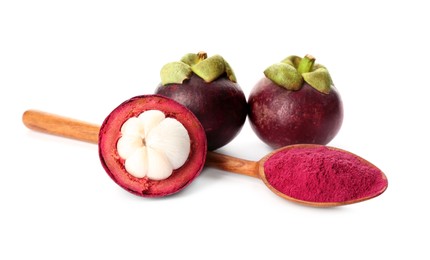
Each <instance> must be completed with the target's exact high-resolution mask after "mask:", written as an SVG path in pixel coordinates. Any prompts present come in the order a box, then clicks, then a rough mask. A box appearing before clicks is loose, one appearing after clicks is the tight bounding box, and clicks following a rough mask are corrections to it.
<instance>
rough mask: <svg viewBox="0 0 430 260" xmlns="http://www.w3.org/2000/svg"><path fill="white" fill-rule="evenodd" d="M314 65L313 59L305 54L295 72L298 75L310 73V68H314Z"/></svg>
mask: <svg viewBox="0 0 430 260" xmlns="http://www.w3.org/2000/svg"><path fill="white" fill-rule="evenodd" d="M314 63H315V58H314V57H313V56H312V55H309V54H307V55H306V56H305V57H303V59H302V60H301V61H300V63H299V66H298V67H297V71H298V72H299V73H300V74H303V73H307V72H310V71H311V70H312V67H313V66H314Z"/></svg>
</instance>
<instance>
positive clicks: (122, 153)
mask: <svg viewBox="0 0 430 260" xmlns="http://www.w3.org/2000/svg"><path fill="white" fill-rule="evenodd" d="M206 152H207V143H206V136H205V132H204V129H203V127H202V125H201V124H200V122H199V121H198V119H197V118H196V117H195V116H194V114H193V113H192V112H191V111H190V110H189V109H187V108H186V107H184V106H183V105H181V104H179V103H178V102H176V101H174V100H172V99H169V98H167V97H163V96H158V95H144V96H137V97H134V98H131V99H129V100H127V101H125V102H123V103H122V104H121V105H119V106H118V107H117V108H115V109H114V110H113V111H112V112H111V113H110V114H109V115H108V116H107V117H106V119H105V120H104V122H103V124H102V126H101V128H100V133H99V156H100V160H101V162H102V165H103V167H104V169H105V170H106V172H107V174H108V175H109V176H110V177H111V178H112V180H114V181H115V182H116V183H117V184H118V185H119V186H121V187H122V188H124V189H125V190H127V191H129V192H131V193H133V194H136V195H139V196H143V197H161V196H166V195H170V194H173V193H176V192H178V191H180V190H182V189H183V188H184V187H186V186H187V185H188V184H190V183H191V182H192V181H193V180H194V179H195V178H196V177H197V176H198V175H199V173H200V171H201V170H202V169H203V166H204V163H205V160H206Z"/></svg>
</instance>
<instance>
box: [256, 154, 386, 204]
mask: <svg viewBox="0 0 430 260" xmlns="http://www.w3.org/2000/svg"><path fill="white" fill-rule="evenodd" d="M264 172H265V174H266V179H267V181H268V182H269V184H270V185H271V186H272V187H274V188H275V189H277V190H278V191H279V192H282V193H283V194H285V195H287V196H290V197H293V198H296V199H299V200H304V201H309V202H344V201H350V200H357V199H361V198H366V197H369V196H372V195H375V194H379V193H381V191H383V190H384V188H385V187H386V186H387V179H386V178H385V177H384V175H383V174H382V172H381V171H380V170H379V169H378V168H376V167H374V166H371V165H370V164H369V163H368V162H366V161H364V160H363V159H361V158H359V157H357V156H355V155H353V154H351V153H348V152H343V151H340V150H337V149H331V148H327V147H325V146H321V147H317V148H315V147H313V148H312V147H296V148H294V149H285V150H281V151H279V152H278V153H275V154H274V155H272V156H271V157H270V158H269V159H268V160H267V161H266V162H265V163H264Z"/></svg>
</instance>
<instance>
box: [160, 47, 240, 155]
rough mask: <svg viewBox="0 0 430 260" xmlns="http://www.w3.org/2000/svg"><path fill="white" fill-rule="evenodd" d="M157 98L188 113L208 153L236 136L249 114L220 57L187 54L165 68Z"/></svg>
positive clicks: (231, 73)
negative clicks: (199, 127) (196, 121)
mask: <svg viewBox="0 0 430 260" xmlns="http://www.w3.org/2000/svg"><path fill="white" fill-rule="evenodd" d="M160 76H161V84H160V85H159V86H158V87H157V89H156V90H155V93H156V94H159V95H163V96H166V97H169V98H172V99H174V100H176V101H177V102H179V103H181V104H182V105H184V106H186V107H187V108H188V109H190V110H191V111H192V112H193V113H194V114H195V115H196V117H197V118H198V119H199V120H200V122H201V124H202V125H203V128H204V129H205V132H206V138H207V142H208V150H215V149H217V148H220V147H222V146H224V145H226V144H227V143H229V142H230V141H231V140H233V139H234V137H236V136H237V134H238V133H239V132H240V130H241V129H242V126H243V125H244V123H245V119H246V116H247V112H248V106H247V102H246V97H245V95H244V93H243V91H242V89H241V88H240V86H239V85H238V84H237V82H236V77H235V75H234V72H233V70H232V69H231V67H230V65H229V64H228V63H227V62H226V61H225V60H224V59H223V58H222V57H221V56H220V55H214V56H211V57H209V58H208V57H207V54H206V53H204V52H199V53H198V54H194V53H189V54H187V55H185V56H184V57H183V58H182V59H181V60H180V61H177V62H171V63H168V64H166V65H164V66H163V67H162V69H161V72H160Z"/></svg>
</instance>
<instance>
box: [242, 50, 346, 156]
mask: <svg viewBox="0 0 430 260" xmlns="http://www.w3.org/2000/svg"><path fill="white" fill-rule="evenodd" d="M264 75H265V77H264V78H262V79H261V80H260V81H259V82H258V83H257V84H256V85H255V86H254V87H253V88H252V90H251V92H250V95H249V98H248V104H249V119H250V124H251V127H252V129H253V130H254V132H255V133H256V134H257V136H258V137H259V138H260V139H261V140H262V141H263V142H265V143H266V144H268V145H269V146H271V147H272V148H279V147H282V146H286V145H292V144H322V145H325V144H327V143H329V142H330V141H331V140H332V139H333V138H334V137H335V136H336V134H337V133H338V131H339V129H340V127H341V125H342V121H343V105H342V100H341V97H340V95H339V93H338V91H337V89H336V88H335V87H334V85H333V81H332V79H331V77H330V74H329V72H328V70H327V69H326V68H325V67H324V66H322V65H320V64H316V63H315V58H314V57H312V56H311V55H306V56H305V57H304V58H301V57H298V56H289V57H287V58H286V59H284V60H283V61H281V62H280V63H276V64H274V65H272V66H270V67H268V68H267V69H266V70H265V71H264Z"/></svg>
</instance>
